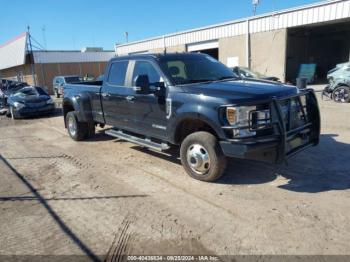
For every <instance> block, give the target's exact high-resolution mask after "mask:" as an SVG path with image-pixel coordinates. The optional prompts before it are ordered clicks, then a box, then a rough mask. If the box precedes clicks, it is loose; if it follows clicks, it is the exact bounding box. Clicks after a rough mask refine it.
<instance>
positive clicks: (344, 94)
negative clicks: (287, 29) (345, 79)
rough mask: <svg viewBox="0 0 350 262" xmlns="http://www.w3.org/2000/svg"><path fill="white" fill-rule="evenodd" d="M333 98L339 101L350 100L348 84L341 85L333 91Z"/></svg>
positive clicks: (347, 101) (346, 101)
mask: <svg viewBox="0 0 350 262" xmlns="http://www.w3.org/2000/svg"><path fill="white" fill-rule="evenodd" d="M333 100H334V101H335V102H338V103H349V102H350V89H349V87H347V86H339V87H337V88H336V89H335V90H334V91H333Z"/></svg>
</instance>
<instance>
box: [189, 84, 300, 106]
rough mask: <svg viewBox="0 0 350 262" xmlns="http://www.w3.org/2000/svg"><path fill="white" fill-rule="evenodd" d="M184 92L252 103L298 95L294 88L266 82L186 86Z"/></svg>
mask: <svg viewBox="0 0 350 262" xmlns="http://www.w3.org/2000/svg"><path fill="white" fill-rule="evenodd" d="M184 91H185V92H188V93H192V94H193V93H194V94H198V95H205V96H212V97H222V98H227V99H230V100H233V101H234V100H236V99H237V100H240V101H242V102H243V101H245V102H247V101H251V100H265V99H270V98H272V97H277V98H281V97H284V96H288V95H293V94H297V93H298V89H297V88H296V87H294V86H290V85H284V84H281V83H276V82H271V81H264V80H233V81H225V82H212V83H199V84H193V85H186V86H184Z"/></svg>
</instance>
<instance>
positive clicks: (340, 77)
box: [323, 62, 350, 103]
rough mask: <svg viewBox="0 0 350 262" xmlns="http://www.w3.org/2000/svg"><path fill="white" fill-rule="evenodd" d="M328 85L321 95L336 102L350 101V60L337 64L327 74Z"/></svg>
mask: <svg viewBox="0 0 350 262" xmlns="http://www.w3.org/2000/svg"><path fill="white" fill-rule="evenodd" d="M327 79H328V83H329V84H328V85H327V86H326V87H325V89H324V90H323V95H325V96H328V97H330V98H331V99H333V100H334V101H335V102H338V103H349V102H350V62H348V63H343V64H338V65H337V66H336V67H335V68H334V69H332V70H330V71H329V72H328V74H327Z"/></svg>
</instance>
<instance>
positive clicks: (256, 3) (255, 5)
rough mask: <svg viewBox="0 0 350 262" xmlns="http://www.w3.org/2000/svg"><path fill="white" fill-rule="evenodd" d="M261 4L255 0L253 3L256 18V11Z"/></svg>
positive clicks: (258, 0)
mask: <svg viewBox="0 0 350 262" xmlns="http://www.w3.org/2000/svg"><path fill="white" fill-rule="evenodd" d="M259 3H260V0H253V2H252V4H253V14H254V16H255V15H256V9H257V7H258V5H259Z"/></svg>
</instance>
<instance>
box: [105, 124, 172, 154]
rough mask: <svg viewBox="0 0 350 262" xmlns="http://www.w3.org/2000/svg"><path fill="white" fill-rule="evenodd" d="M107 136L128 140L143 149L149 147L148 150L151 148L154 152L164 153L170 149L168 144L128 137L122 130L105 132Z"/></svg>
mask: <svg viewBox="0 0 350 262" xmlns="http://www.w3.org/2000/svg"><path fill="white" fill-rule="evenodd" d="M105 134H106V135H109V136H113V137H116V138H120V139H123V140H126V141H128V142H131V143H135V144H137V145H140V146H143V147H147V148H150V149H153V150H156V151H160V152H161V151H164V150H167V149H169V148H170V146H169V145H168V144H166V143H160V144H159V143H155V142H152V141H151V140H150V139H147V138H146V139H143V138H140V137H137V136H132V135H128V134H125V133H124V132H123V131H121V130H115V129H108V130H106V131H105Z"/></svg>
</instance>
